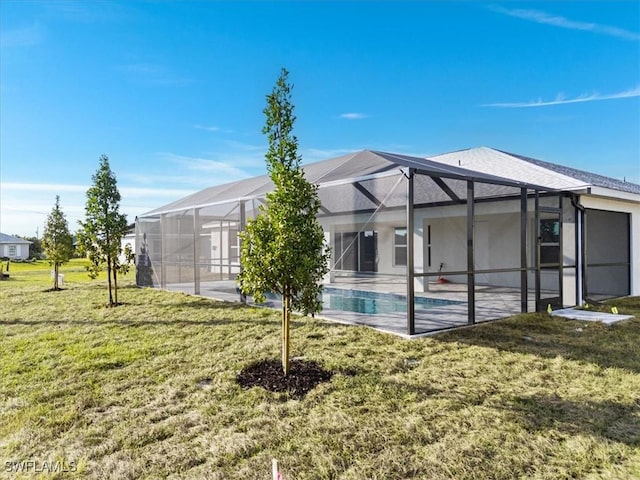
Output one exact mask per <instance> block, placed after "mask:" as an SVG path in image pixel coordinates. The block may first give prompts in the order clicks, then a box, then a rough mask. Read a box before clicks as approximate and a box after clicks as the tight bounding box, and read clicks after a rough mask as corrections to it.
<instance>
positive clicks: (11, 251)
mask: <svg viewBox="0 0 640 480" xmlns="http://www.w3.org/2000/svg"><path fill="white" fill-rule="evenodd" d="M9 256H10V257H15V256H16V246H15V245H9Z"/></svg>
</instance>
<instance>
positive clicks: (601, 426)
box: [502, 395, 640, 447]
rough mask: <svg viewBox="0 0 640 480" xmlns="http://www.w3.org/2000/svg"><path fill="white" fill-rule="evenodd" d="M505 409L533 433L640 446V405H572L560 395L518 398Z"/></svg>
mask: <svg viewBox="0 0 640 480" xmlns="http://www.w3.org/2000/svg"><path fill="white" fill-rule="evenodd" d="M502 408H504V409H506V410H507V411H508V412H510V414H512V415H513V416H514V420H516V421H518V422H519V423H520V424H522V425H523V426H524V428H525V429H526V430H527V431H530V432H532V433H535V432H541V431H546V430H552V429H553V430H558V431H560V432H563V433H566V434H569V435H579V434H586V435H594V436H598V437H602V438H605V439H608V440H611V441H614V442H620V443H624V444H626V445H628V446H630V447H639V446H640V403H638V402H635V403H634V404H630V405H629V404H622V403H616V402H611V401H605V402H590V401H584V402H572V401H569V400H565V399H563V398H560V397H558V396H535V395H534V396H530V397H515V398H513V399H510V400H508V401H506V402H505V403H504V404H503V405H502Z"/></svg>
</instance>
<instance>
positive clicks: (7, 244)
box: [0, 233, 32, 260]
mask: <svg viewBox="0 0 640 480" xmlns="http://www.w3.org/2000/svg"><path fill="white" fill-rule="evenodd" d="M31 243H32V242H30V241H28V240H24V239H22V238H18V237H14V236H12V235H7V234H4V233H0V257H3V258H10V259H11V260H25V259H27V258H29V245H31Z"/></svg>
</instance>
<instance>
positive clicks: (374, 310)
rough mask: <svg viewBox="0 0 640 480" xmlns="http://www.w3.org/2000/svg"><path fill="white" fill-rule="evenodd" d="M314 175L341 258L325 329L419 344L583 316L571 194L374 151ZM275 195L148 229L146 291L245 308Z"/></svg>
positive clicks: (181, 209)
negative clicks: (508, 319)
mask: <svg viewBox="0 0 640 480" xmlns="http://www.w3.org/2000/svg"><path fill="white" fill-rule="evenodd" d="M304 170H305V175H306V177H307V179H308V180H309V181H311V182H313V183H316V184H318V185H319V196H320V200H321V202H322V208H321V212H320V214H319V216H318V220H319V222H320V223H321V225H322V227H323V229H324V232H325V239H326V245H327V246H328V247H330V248H331V260H330V272H329V274H327V275H326V277H325V278H324V280H323V284H324V293H323V298H322V301H323V311H322V313H321V314H320V316H322V317H325V318H328V319H332V320H336V321H341V322H347V323H356V324H364V325H368V326H371V327H375V328H379V329H383V330H387V331H391V332H394V333H399V334H406V335H417V334H424V333H427V332H431V331H435V330H442V329H448V328H452V327H457V326H462V325H467V324H473V323H476V322H482V321H487V320H491V319H496V318H501V317H505V316H508V315H511V314H516V313H520V312H526V311H535V310H541V309H546V308H547V307H548V305H552V306H553V308H555V307H557V306H560V305H562V304H563V295H564V296H567V295H569V296H570V297H571V298H569V299H568V303H570V304H575V303H576V299H575V291H576V288H577V286H576V285H575V282H576V281H577V280H576V278H577V276H576V264H577V258H578V255H579V252H578V251H577V250H578V242H577V235H578V231H577V230H578V227H577V226H576V218H578V217H577V215H576V208H575V205H573V204H572V202H571V198H570V196H568V195H567V194H563V193H562V192H558V191H548V190H545V189H543V188H542V187H537V186H536V185H529V184H525V183H519V182H514V181H511V180H507V179H505V178H501V177H496V176H491V175H486V174H482V173H478V172H475V171H470V170H465V169H463V168H459V167H456V166H449V165H444V164H440V163H437V162H434V161H429V160H426V159H423V158H417V157H410V156H405V155H398V154H390V153H383V152H373V151H362V152H357V153H354V154H350V155H346V156H343V157H339V158H335V159H330V160H325V161H321V162H316V163H311V164H308V165H306V166H304ZM271 188H272V184H271V182H270V180H269V177H268V176H266V175H265V176H260V177H255V178H250V179H246V180H241V181H238V182H234V183H230V184H226V185H219V186H215V187H211V188H209V189H206V190H203V191H201V192H198V193H196V194H194V195H191V196H189V197H186V198H183V199H181V200H178V201H176V202H174V203H172V204H169V205H166V206H164V207H162V208H159V209H156V210H154V211H151V212H149V213H147V214H145V215H143V216H140V217H139V218H138V219H137V231H136V235H137V239H136V245H137V252H136V253H137V281H138V284H139V285H141V286H153V287H160V288H165V289H168V290H178V291H182V292H186V293H190V294H195V295H203V296H207V297H212V298H217V299H221V300H229V301H241V300H242V297H241V295H240V292H239V291H238V289H237V285H236V277H237V275H238V273H239V272H240V269H241V265H240V258H239V252H240V241H239V237H238V232H240V231H242V229H243V228H244V225H245V224H246V222H247V220H248V219H250V218H252V217H255V216H256V215H257V214H258V213H259V207H260V205H263V204H264V203H265V195H266V193H267V192H268V191H270V189H271ZM567 292H573V293H567ZM248 301H249V303H251V299H250V298H249V299H248ZM277 305H278V299H277V298H271V299H270V300H269V301H268V302H267V306H277Z"/></svg>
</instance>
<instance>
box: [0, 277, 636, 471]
mask: <svg viewBox="0 0 640 480" xmlns="http://www.w3.org/2000/svg"><path fill="white" fill-rule="evenodd" d="M45 273H46V275H45V278H44V279H40V280H37V274H35V273H34V274H28V273H27V272H24V273H22V272H21V273H18V271H17V270H13V265H12V280H11V281H9V282H2V283H0V305H1V309H0V338H2V343H1V344H0V467H1V468H3V470H5V465H6V464H5V463H4V462H15V461H18V462H20V461H22V462H25V461H35V462H40V463H41V464H42V462H44V461H58V462H67V464H69V462H74V463H73V465H74V470H75V471H74V472H68V473H64V474H63V473H57V474H51V475H49V476H47V475H44V474H43V477H42V478H65V479H66V478H96V479H109V478H113V479H137V478H189V479H191V478H192V479H201V478H209V479H267V478H270V472H271V459H272V458H277V459H278V461H279V464H280V466H281V469H282V471H283V473H284V476H285V479H287V480H291V479H338V478H339V479H364V478H366V479H400V478H403V479H404V478H429V479H435V480H437V479H450V478H455V479H513V478H531V479H558V478H585V479H602V478H604V479H627V478H638V477H640V388H639V387H638V386H639V385H640V353H639V349H640V299H639V298H633V299H626V300H623V301H617V302H616V303H615V304H616V305H617V307H618V309H619V310H620V313H630V314H632V315H635V319H632V320H628V321H625V322H621V323H618V324H615V325H612V326H604V325H601V324H595V323H586V322H578V321H571V320H562V319H558V318H551V317H549V316H548V315H546V314H527V315H519V316H515V317H511V318H508V319H504V320H501V321H497V322H494V323H491V324H483V325H480V326H477V327H474V328H469V329H464V330H459V331H456V332H449V333H446V334H441V335H437V336H433V337H429V338H424V339H420V340H411V341H407V340H402V339H399V338H396V337H394V336H391V335H388V334H383V333H378V332H376V331H373V330H370V329H367V328H363V327H348V326H343V325H337V324H330V323H325V322H322V321H319V320H313V319H303V318H297V319H295V320H294V321H293V322H292V323H293V325H292V348H293V354H294V355H299V356H303V355H304V356H305V357H306V358H308V359H312V360H317V361H319V362H321V363H322V364H324V366H325V367H327V368H329V369H331V370H333V371H334V372H335V374H334V376H333V378H332V379H331V381H330V382H328V383H324V384H321V385H320V386H319V387H317V388H316V389H315V390H313V391H312V392H310V393H309V394H308V395H307V396H306V397H305V398H304V399H302V400H294V399H291V398H290V397H289V396H288V395H287V394H286V393H277V394H274V393H269V392H266V391H265V390H263V389H260V388H253V389H250V390H242V389H241V388H240V387H239V386H238V384H237V383H236V381H235V377H236V375H237V373H238V372H239V371H240V370H241V369H242V367H244V366H245V365H247V364H249V363H251V362H253V361H256V360H258V359H262V358H273V357H277V355H278V348H279V341H280V330H279V329H280V323H279V322H280V320H279V313H278V312H274V311H270V310H263V309H251V308H245V307H241V306H238V305H232V304H225V303H216V302H213V301H211V300H208V299H203V298H198V297H192V296H187V295H184V294H180V293H171V292H163V291H159V290H151V289H137V288H135V287H133V285H131V283H129V284H128V285H127V286H126V287H125V288H123V289H122V290H121V292H120V300H122V301H123V302H125V305H123V306H120V307H117V308H110V309H108V308H104V303H105V301H106V290H105V286H104V283H99V282H98V283H89V282H77V283H76V282H74V281H71V280H70V281H68V282H67V276H66V274H65V290H63V291H61V292H45V291H44V290H45V289H46V287H45V285H46V286H48V284H46V283H40V282H43V281H44V280H46V279H48V278H49V277H48V271H47V272H45ZM23 276H24V278H22V277H23ZM70 277H71V278H73V276H70ZM32 279H36V280H37V281H35V282H32V281H31V280H32ZM130 281H131V280H129V282H130ZM5 475H7V474H6V473H5ZM8 475H9V478H12V479H13V478H33V471H31V473H28V472H23V473H18V474H16V473H10V474H8Z"/></svg>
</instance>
